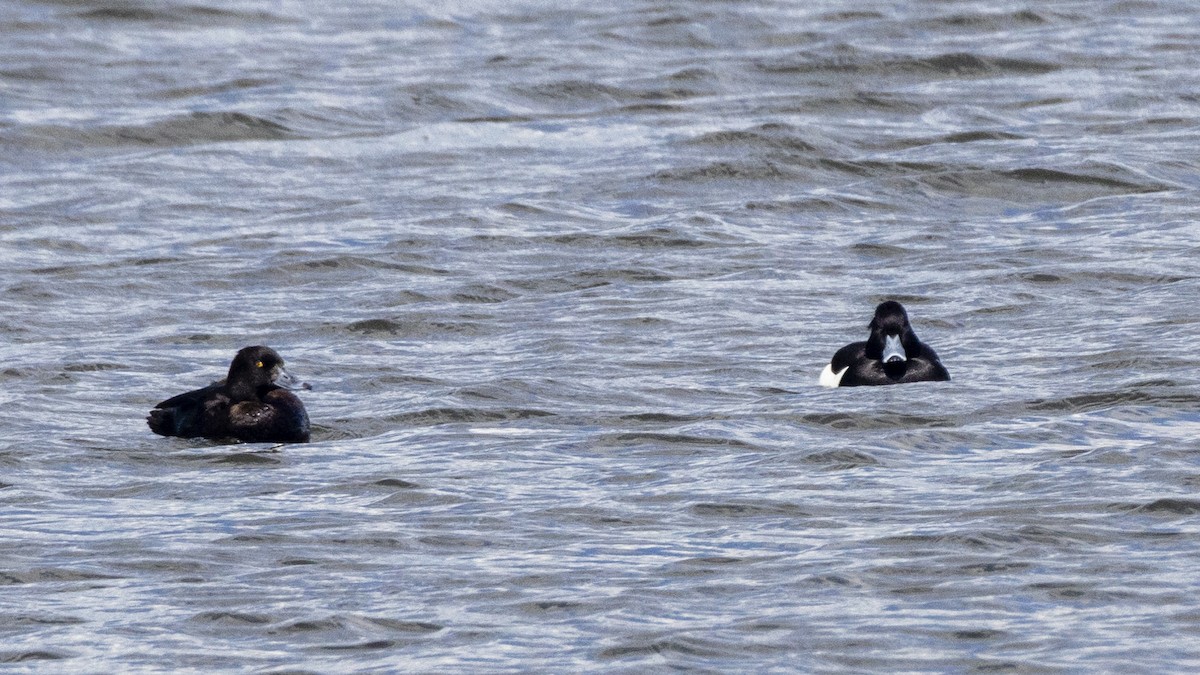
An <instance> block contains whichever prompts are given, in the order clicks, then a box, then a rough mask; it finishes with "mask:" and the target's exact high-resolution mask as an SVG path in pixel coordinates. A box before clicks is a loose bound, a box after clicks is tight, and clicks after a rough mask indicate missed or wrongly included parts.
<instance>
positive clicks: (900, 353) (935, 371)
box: [819, 300, 950, 387]
mask: <svg viewBox="0 0 1200 675" xmlns="http://www.w3.org/2000/svg"><path fill="white" fill-rule="evenodd" d="M868 328H869V329H870V331H871V334H870V337H869V338H868V339H867V340H865V341H863V342H853V343H851V344H848V345H846V346H845V347H842V348H841V349H839V350H837V352H836V353H834V355H833V358H832V359H830V361H829V365H827V366H825V370H824V371H822V372H821V377H820V380H819V381H820V383H821V384H822V385H824V386H827V387H858V386H871V385H884V384H906V383H909V382H941V381H945V380H949V379H950V373H949V371H947V370H946V367H945V366H943V365H942V362H941V361H940V360H939V359H938V355H937V352H935V351H934V350H933V347H930V346H929V345H927V344H925V343H924V342H921V341H920V340H919V339H918V338H917V334H916V332H915V331H913V329H912V325H911V324H910V323H909V321H908V312H906V311H905V310H904V306H903V305H901V304H900V303H898V302H895V301H892V300H889V301H887V302H884V303H881V304H880V305H879V306H878V307H876V308H875V317H874V318H873V319H871V323H870V325H869V326H868Z"/></svg>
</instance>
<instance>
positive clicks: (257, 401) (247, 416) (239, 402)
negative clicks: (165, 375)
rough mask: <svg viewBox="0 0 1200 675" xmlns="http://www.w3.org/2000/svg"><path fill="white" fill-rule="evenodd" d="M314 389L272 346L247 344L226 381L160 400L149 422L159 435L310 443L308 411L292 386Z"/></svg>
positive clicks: (250, 441)
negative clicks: (287, 367) (287, 366)
mask: <svg viewBox="0 0 1200 675" xmlns="http://www.w3.org/2000/svg"><path fill="white" fill-rule="evenodd" d="M310 388H311V387H309V386H308V385H307V384H304V383H301V382H299V381H298V380H296V379H295V378H294V377H292V375H291V374H290V373H288V372H287V370H285V369H284V367H283V359H282V358H281V357H280V356H279V354H278V353H276V352H275V350H274V349H271V348H270V347H262V346H257V347H245V348H243V349H242V350H241V351H239V352H238V353H237V356H235V357H233V363H231V364H230V365H229V375H228V376H227V377H226V378H225V379H224V380H221V381H219V382H214V383H212V384H210V385H209V386H207V387H204V388H203V389H196V390H195V391H189V392H187V393H184V394H180V395H178V396H174V397H172V398H169V399H167V400H165V401H163V402H162V403H159V404H158V405H157V406H155V407H154V410H151V411H150V415H149V416H148V417H147V418H146V423H147V424H149V425H150V430H151V431H153V432H154V433H156V434H159V435H160V436H181V437H183V438H197V437H204V438H236V439H237V440H239V441H245V442H247V443H306V442H308V439H309V435H310V431H309V423H308V413H307V412H306V411H305V410H304V404H303V403H301V401H300V399H299V397H297V396H296V395H295V394H293V393H292V392H291V391H289V389H310Z"/></svg>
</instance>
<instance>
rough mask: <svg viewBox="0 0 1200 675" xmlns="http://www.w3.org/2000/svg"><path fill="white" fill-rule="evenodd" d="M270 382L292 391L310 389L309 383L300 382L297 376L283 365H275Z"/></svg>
mask: <svg viewBox="0 0 1200 675" xmlns="http://www.w3.org/2000/svg"><path fill="white" fill-rule="evenodd" d="M271 383H272V384H274V385H275V386H277V387H283V388H284V389H290V390H292V391H297V390H305V391H307V390H309V389H312V385H311V384H309V383H307V382H301V381H300V380H299V379H298V378H296V377H295V376H294V375H292V374H291V373H289V372H288V371H287V370H286V369H285V368H284V367H283V366H275V373H274V376H273V377H272V378H271Z"/></svg>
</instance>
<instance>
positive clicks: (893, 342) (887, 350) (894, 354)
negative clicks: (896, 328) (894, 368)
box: [880, 335, 908, 365]
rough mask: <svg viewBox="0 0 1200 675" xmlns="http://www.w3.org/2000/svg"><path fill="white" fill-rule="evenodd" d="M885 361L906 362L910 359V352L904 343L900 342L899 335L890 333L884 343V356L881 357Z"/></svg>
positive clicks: (885, 362)
mask: <svg viewBox="0 0 1200 675" xmlns="http://www.w3.org/2000/svg"><path fill="white" fill-rule="evenodd" d="M880 360H881V361H883V363H884V364H885V365H886V364H889V363H904V362H905V361H907V360H908V353H907V352H905V351H904V345H903V344H901V343H900V336H899V335H889V336H887V338H885V340H884V343H883V357H882V358H881V359H880Z"/></svg>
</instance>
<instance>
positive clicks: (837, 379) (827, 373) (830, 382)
mask: <svg viewBox="0 0 1200 675" xmlns="http://www.w3.org/2000/svg"><path fill="white" fill-rule="evenodd" d="M847 370H850V366H846V367H845V368H842V369H841V370H839V371H838V372H836V373H835V372H833V364H832V363H831V364H829V365H827V366H825V370H822V371H821V379H820V380H818V382H820V383H821V386H822V387H836V386H838V385H839V384H841V383H842V376H843V375H845V374H846V371H847Z"/></svg>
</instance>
